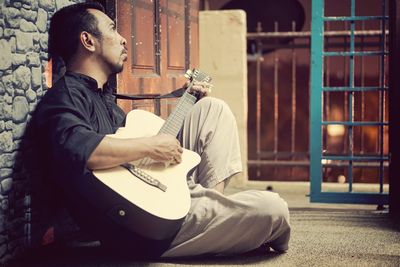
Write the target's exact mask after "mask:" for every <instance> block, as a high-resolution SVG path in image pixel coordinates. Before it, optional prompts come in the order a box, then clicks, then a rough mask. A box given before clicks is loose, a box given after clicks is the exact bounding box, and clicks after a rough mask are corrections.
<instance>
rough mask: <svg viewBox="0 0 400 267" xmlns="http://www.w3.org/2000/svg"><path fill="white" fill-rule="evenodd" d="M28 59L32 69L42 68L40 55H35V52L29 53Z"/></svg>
mask: <svg viewBox="0 0 400 267" xmlns="http://www.w3.org/2000/svg"><path fill="white" fill-rule="evenodd" d="M26 59H27V62H28V65H29V66H30V67H39V66H40V58H39V54H38V53H35V52H29V53H27V54H26Z"/></svg>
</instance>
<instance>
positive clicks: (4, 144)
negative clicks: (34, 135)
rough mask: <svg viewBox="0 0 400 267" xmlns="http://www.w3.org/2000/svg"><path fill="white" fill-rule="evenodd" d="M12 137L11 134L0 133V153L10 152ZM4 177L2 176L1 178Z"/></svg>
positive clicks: (6, 132)
mask: <svg viewBox="0 0 400 267" xmlns="http://www.w3.org/2000/svg"><path fill="white" fill-rule="evenodd" d="M12 147H13V135H12V132H9V131H5V132H2V133H0V152H2V153H4V152H12ZM1 177H4V176H1Z"/></svg>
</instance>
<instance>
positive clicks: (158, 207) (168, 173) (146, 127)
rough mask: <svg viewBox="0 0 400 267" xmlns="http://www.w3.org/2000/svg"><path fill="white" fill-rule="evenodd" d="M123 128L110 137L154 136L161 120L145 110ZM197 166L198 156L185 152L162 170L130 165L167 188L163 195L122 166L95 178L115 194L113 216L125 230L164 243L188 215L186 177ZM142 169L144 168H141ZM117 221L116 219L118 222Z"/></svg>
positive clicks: (133, 113) (157, 165)
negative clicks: (117, 200)
mask: <svg viewBox="0 0 400 267" xmlns="http://www.w3.org/2000/svg"><path fill="white" fill-rule="evenodd" d="M126 120H127V121H126V126H125V127H122V128H120V129H118V131H117V132H116V133H115V134H113V135H109V136H110V137H113V138H136V137H146V136H153V135H156V134H157V133H158V132H159V131H160V128H161V127H162V126H163V124H164V120H163V119H161V118H160V117H158V116H156V115H154V114H153V113H150V112H147V111H144V110H132V111H131V112H129V113H128V115H127V119H126ZM199 162H200V156H199V155H198V154H197V153H195V152H193V151H190V150H187V149H184V151H183V154H182V162H181V163H180V164H177V165H170V166H167V167H166V166H165V165H164V164H162V163H157V162H153V163H150V164H146V165H143V162H140V161H138V162H131V164H133V165H135V166H138V167H139V168H140V169H141V170H142V171H143V172H145V173H146V174H148V175H150V176H151V177H152V178H155V179H157V180H158V181H160V182H161V183H162V184H163V185H165V186H166V187H167V189H166V190H165V191H163V190H161V189H160V188H158V187H155V186H152V185H150V184H148V183H146V182H144V181H142V180H141V179H139V178H137V177H135V176H134V175H133V174H132V173H131V172H129V171H128V170H127V169H126V168H124V167H122V166H117V167H114V168H110V169H106V170H96V171H94V172H93V174H94V176H95V177H96V178H97V179H98V180H99V181H101V182H102V183H103V184H104V185H105V186H107V187H108V188H109V189H111V190H112V191H113V192H115V194H116V195H115V197H116V199H119V202H123V203H121V206H120V207H118V205H117V206H116V207H115V211H113V215H112V216H117V217H118V216H119V217H120V220H121V221H122V222H123V224H124V226H125V227H128V228H129V230H131V231H134V232H136V233H137V234H140V235H142V236H145V237H147V238H151V239H157V240H161V239H166V238H169V237H171V236H172V235H173V234H175V233H176V232H177V231H178V230H179V227H180V224H181V222H182V220H183V219H184V218H185V216H186V215H187V213H188V211H189V208H190V204H191V199H190V192H189V189H188V186H187V175H188V173H189V172H190V171H191V170H192V169H193V168H194V167H196V166H197V165H198V164H199ZM142 165H143V166H142ZM117 220H118V218H117Z"/></svg>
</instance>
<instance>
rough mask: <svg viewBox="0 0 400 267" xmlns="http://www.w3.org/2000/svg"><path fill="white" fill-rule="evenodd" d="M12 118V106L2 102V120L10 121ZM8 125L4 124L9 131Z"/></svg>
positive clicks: (0, 107) (0, 111)
mask: <svg viewBox="0 0 400 267" xmlns="http://www.w3.org/2000/svg"><path fill="white" fill-rule="evenodd" d="M11 118H12V105H10V104H8V103H7V102H0V120H9V119H11ZM6 126H7V123H6V122H4V128H3V131H4V130H5V129H7V127H6Z"/></svg>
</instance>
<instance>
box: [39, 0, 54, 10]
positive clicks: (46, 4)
mask: <svg viewBox="0 0 400 267" xmlns="http://www.w3.org/2000/svg"><path fill="white" fill-rule="evenodd" d="M39 7H41V8H43V9H45V10H49V11H54V9H55V5H54V0H39Z"/></svg>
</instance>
